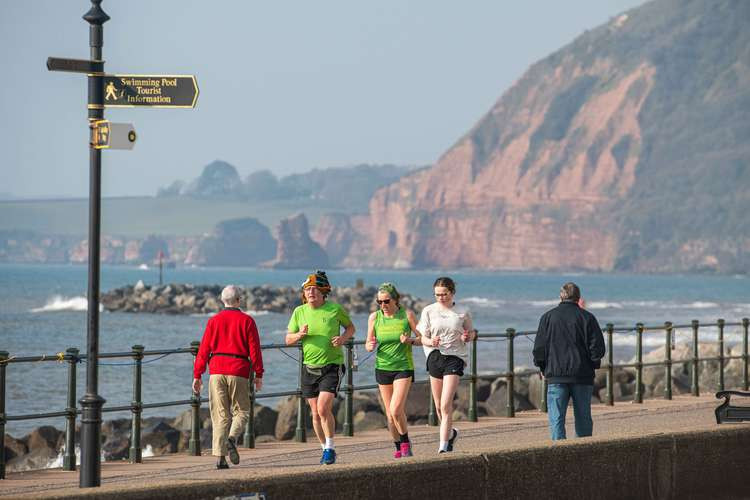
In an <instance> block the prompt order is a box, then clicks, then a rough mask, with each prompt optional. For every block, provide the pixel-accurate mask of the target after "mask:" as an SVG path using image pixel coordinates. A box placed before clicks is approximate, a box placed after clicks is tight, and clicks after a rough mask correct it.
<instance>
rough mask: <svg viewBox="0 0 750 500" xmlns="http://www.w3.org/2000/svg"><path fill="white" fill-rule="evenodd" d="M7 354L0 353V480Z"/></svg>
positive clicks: (2, 454)
mask: <svg viewBox="0 0 750 500" xmlns="http://www.w3.org/2000/svg"><path fill="white" fill-rule="evenodd" d="M7 361H8V352H7V351H0V479H5V367H6V365H7Z"/></svg>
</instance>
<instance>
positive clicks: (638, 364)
mask: <svg viewBox="0 0 750 500" xmlns="http://www.w3.org/2000/svg"><path fill="white" fill-rule="evenodd" d="M635 334H636V335H635V395H634V396H633V401H634V402H636V403H643V390H642V387H643V323H638V324H636V326H635Z"/></svg>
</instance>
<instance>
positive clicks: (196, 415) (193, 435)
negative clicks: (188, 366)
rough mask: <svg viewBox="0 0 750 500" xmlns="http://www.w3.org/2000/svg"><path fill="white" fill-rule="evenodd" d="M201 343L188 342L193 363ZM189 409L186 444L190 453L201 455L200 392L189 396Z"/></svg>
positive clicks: (195, 455)
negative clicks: (188, 435)
mask: <svg viewBox="0 0 750 500" xmlns="http://www.w3.org/2000/svg"><path fill="white" fill-rule="evenodd" d="M200 346H201V343H200V342H198V341H197V340H194V341H193V342H190V351H191V352H192V354H193V363H195V357H196V356H198V349H199V348H200ZM190 409H191V413H192V415H191V417H192V419H191V421H190V441H189V442H188V446H189V449H190V455H191V456H194V457H199V456H200V455H201V395H200V393H198V394H196V393H193V394H192V396H190Z"/></svg>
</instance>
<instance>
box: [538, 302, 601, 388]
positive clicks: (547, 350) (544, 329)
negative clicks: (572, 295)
mask: <svg viewBox="0 0 750 500" xmlns="http://www.w3.org/2000/svg"><path fill="white" fill-rule="evenodd" d="M602 357H604V335H602V329H601V328H600V327H599V322H598V321H597V320H596V318H595V317H594V315H593V314H591V313H590V312H588V311H586V310H585V309H581V308H580V307H578V304H577V303H575V302H572V301H563V302H560V305H559V306H557V307H555V308H554V309H552V310H550V311H547V312H546V313H544V315H543V316H542V318H541V319H540V320H539V328H538V329H537V332H536V340H534V365H536V366H538V367H539V369H540V370H541V371H542V373H544V377H545V378H546V379H547V381H548V382H549V383H551V384H593V383H594V369H595V368H599V366H600V365H601V359H602Z"/></svg>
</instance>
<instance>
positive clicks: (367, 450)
mask: <svg viewBox="0 0 750 500" xmlns="http://www.w3.org/2000/svg"><path fill="white" fill-rule="evenodd" d="M718 404H719V401H718V400H716V399H715V398H714V397H713V395H706V396H701V397H697V398H696V397H692V396H684V395H683V396H676V397H675V398H674V399H673V400H671V401H666V400H661V399H650V400H646V401H645V402H644V403H643V404H634V403H629V402H623V403H617V404H616V405H615V406H614V407H611V406H605V405H594V406H593V407H592V410H593V415H594V437H592V438H584V439H589V440H597V441H606V440H609V439H614V438H622V437H629V436H638V437H643V436H649V435H659V434H664V433H669V432H681V431H696V430H697V431H701V430H706V431H711V430H718V428H719V427H726V426H728V425H735V426H737V425H739V426H745V425H748V426H750V423H741V424H725V425H722V426H719V425H717V424H716V421H715V417H714V411H713V410H714V408H715V407H716V406H718ZM568 413H569V415H568V435H569V437H570V438H571V439H569V441H570V440H572V436H573V435H574V432H573V428H572V409H569V412H568ZM516 415H517V416H516V417H515V418H504V417H483V418H480V421H479V422H467V421H459V422H456V424H455V427H456V428H458V429H459V431H460V435H459V438H458V440H457V442H456V446H455V451H454V453H453V456H455V455H466V454H471V455H477V454H481V453H483V452H490V451H498V450H512V449H519V448H528V447H540V446H541V447H545V446H550V447H552V446H558V444H557V443H552V442H551V441H550V439H549V434H548V428H547V419H546V418H547V417H546V414H544V413H541V412H538V411H528V412H519V413H517V414H516ZM355 432H356V429H355ZM409 435H410V437H411V440H412V443H413V450H414V455H415V456H414V457H412V458H408V459H400V461H402V462H412V463H415V462H416V463H418V462H419V461H434V460H441V459H444V457H446V458H450V457H448V455H450V454H448V455H445V454H444V455H440V456H438V454H437V447H438V431H437V428H436V427H429V426H425V425H420V426H412V427H411V428H410V429H409ZM336 450H337V454H338V461H337V463H336V464H335V465H331V466H322V465H320V464H319V460H320V454H321V449H320V446H319V444H318V443H317V440H316V439H315V436H314V434H313V433H312V432H309V433H308V442H307V443H296V442H293V441H282V442H276V441H274V442H264V443H259V444H257V447H256V448H255V449H244V448H240V457H241V461H240V464H239V465H237V466H231V468H230V469H229V470H222V471H219V470H216V468H215V458H214V457H212V456H210V455H209V453H210V450H204V452H203V455H202V456H200V457H192V456H188V455H186V454H172V455H163V456H159V457H152V458H145V459H144V461H143V463H142V464H129V463H127V462H105V463H103V465H102V486H101V487H100V488H88V489H79V488H78V474H79V473H78V472H77V471H76V472H66V471H62V470H60V469H47V470H41V471H30V472H20V473H12V474H9V475H8V477H7V479H5V480H3V481H0V497H14V498H15V497H19V498H40V497H56V498H57V497H70V498H73V497H85V496H88V495H94V494H97V492H99V493H105V492H114V491H117V492H121V493H122V494H123V495H125V497H127V493H128V490H133V491H135V490H142V489H143V488H154V491H157V490H158V489H159V487H161V486H164V485H182V486H185V487H189V485H190V484H191V483H193V484H195V483H204V484H205V483H208V482H212V481H226V480H231V479H235V478H243V479H262V480H264V481H268V480H285V478H289V480H293V477H294V475H295V474H300V473H301V474H306V473H314V472H316V471H320V470H321V469H323V468H325V469H327V470H335V469H341V470H347V471H350V472H351V471H352V469H358V468H367V467H368V466H371V465H373V464H387V463H391V464H393V465H397V464H396V462H399V463H400V461H397V460H395V459H394V458H393V450H394V447H393V443H392V442H391V439H390V437H389V435H388V433H387V431H386V430H376V431H367V432H356V435H355V436H354V437H342V436H336Z"/></svg>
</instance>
